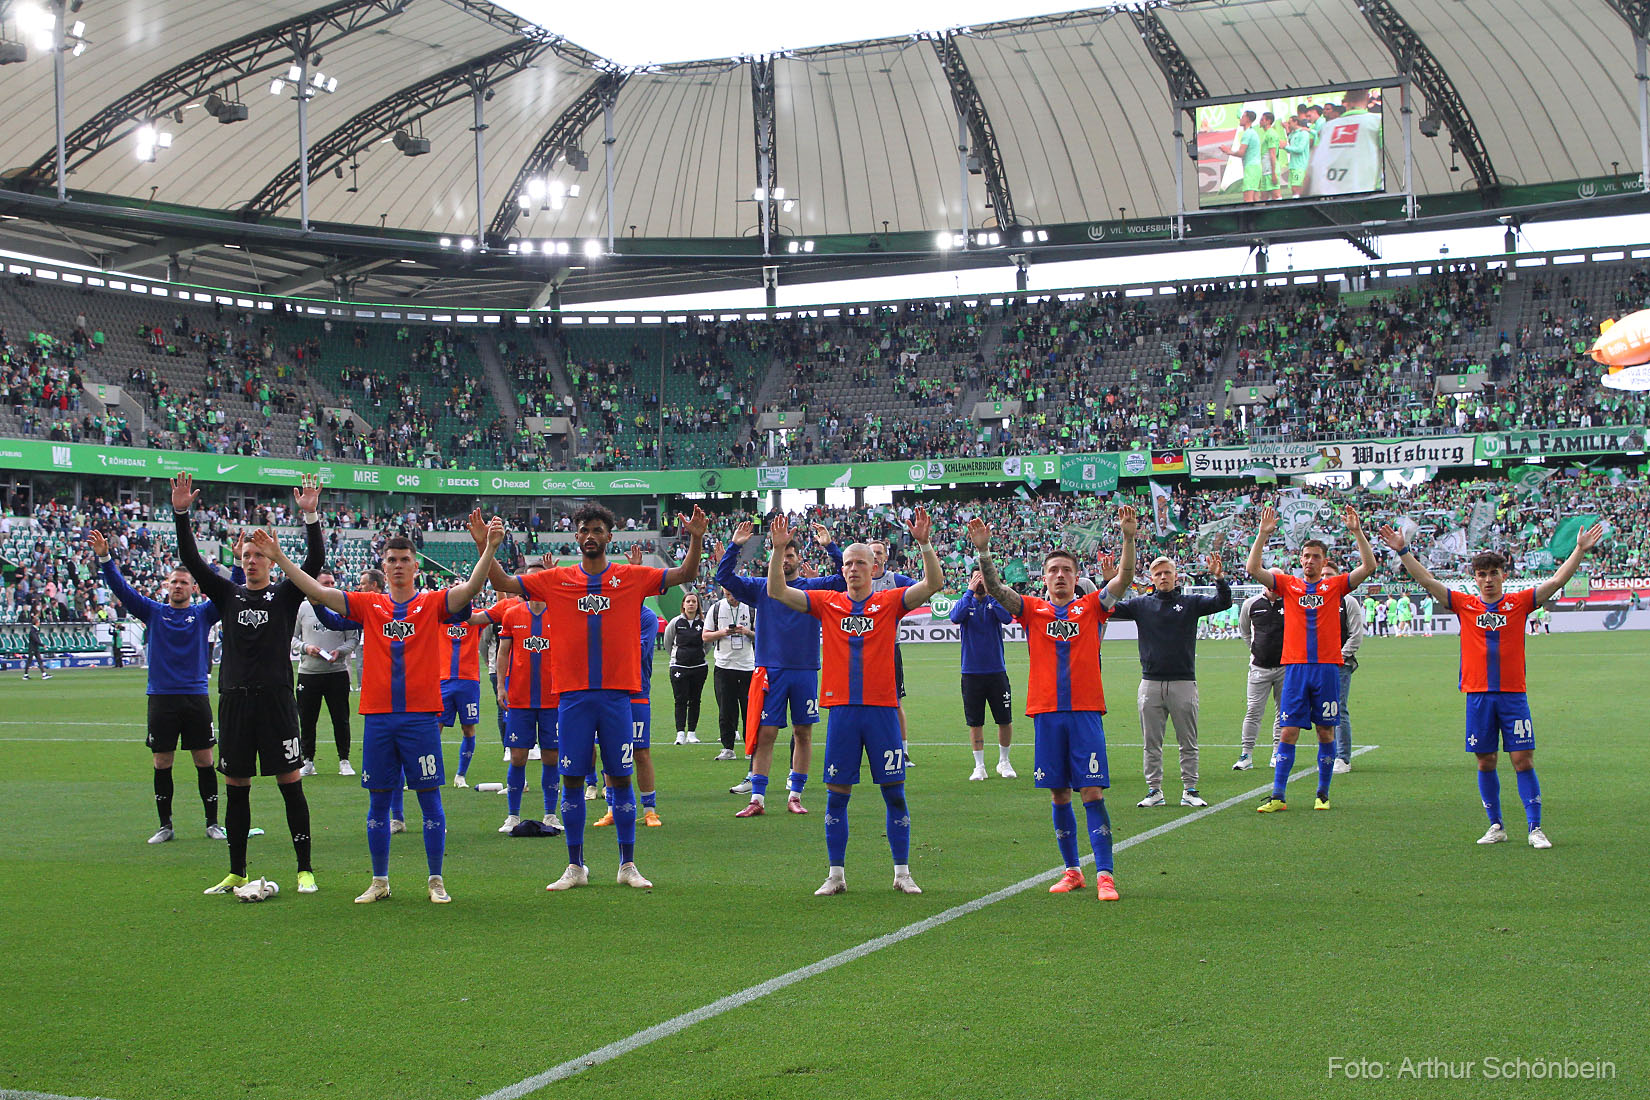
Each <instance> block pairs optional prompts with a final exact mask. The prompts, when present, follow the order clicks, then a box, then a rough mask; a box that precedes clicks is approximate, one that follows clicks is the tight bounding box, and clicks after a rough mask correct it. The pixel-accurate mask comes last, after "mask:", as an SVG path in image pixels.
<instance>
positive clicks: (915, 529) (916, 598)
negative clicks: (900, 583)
mask: <svg viewBox="0 0 1650 1100" xmlns="http://www.w3.org/2000/svg"><path fill="white" fill-rule="evenodd" d="M905 530H906V531H907V532H908V533H909V534H910V535H911V537H912V538H913V539H915V540H916V542H917V549H919V550H921V551H922V580H920V581H918V582H917V583H916V584H913V585H912V586H911V587H909V588H907V589H906V590H905V608H906V610H907V611H909V610H911V609H913V608H918V607H921V606H922V605H923V604H925V603H927V602H928V598H929V597H930V596H932V595H933V594H934V593H936V592H938V591H939V590H940V589H941V588H943V587H945V566H944V565H943V564H942V563H941V562H940V556H939V554H938V553H937V552H936V551H935V550H934V541H933V535H934V521H933V520H931V519H929V518H928V509H926V508H923V507H920V506H919V507H918V508H917V510H916V512H914V513H913V514H912V516H911V522H910V523H908V524H906V525H905Z"/></svg>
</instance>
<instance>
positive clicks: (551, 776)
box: [539, 764, 561, 817]
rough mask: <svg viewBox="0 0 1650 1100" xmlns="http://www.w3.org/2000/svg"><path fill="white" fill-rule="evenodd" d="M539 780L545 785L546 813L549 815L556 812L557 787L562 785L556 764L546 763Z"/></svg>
mask: <svg viewBox="0 0 1650 1100" xmlns="http://www.w3.org/2000/svg"><path fill="white" fill-rule="evenodd" d="M539 782H540V783H541V784H542V785H543V786H544V814H545V816H546V817H548V816H550V815H551V814H553V813H555V812H556V788H557V787H559V786H561V778H560V777H559V776H558V775H557V774H556V766H555V765H554V764H546V765H544V767H543V768H542V769H541V771H540V777H539Z"/></svg>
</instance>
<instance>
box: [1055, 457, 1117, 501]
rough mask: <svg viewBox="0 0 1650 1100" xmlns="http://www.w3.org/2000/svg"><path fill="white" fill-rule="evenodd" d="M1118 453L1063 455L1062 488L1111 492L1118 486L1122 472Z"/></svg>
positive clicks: (1061, 466)
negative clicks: (1118, 478)
mask: <svg viewBox="0 0 1650 1100" xmlns="http://www.w3.org/2000/svg"><path fill="white" fill-rule="evenodd" d="M1118 458H1119V456H1118V455H1115V454H1108V455H1062V456H1061V457H1060V488H1062V489H1064V490H1067V491H1068V492H1069V491H1072V490H1078V491H1082V492H1090V493H1109V492H1111V491H1112V490H1113V489H1115V488H1117V477H1118V474H1119V472H1120V470H1119V464H1118V461H1117V460H1118Z"/></svg>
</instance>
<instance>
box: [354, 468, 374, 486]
mask: <svg viewBox="0 0 1650 1100" xmlns="http://www.w3.org/2000/svg"><path fill="white" fill-rule="evenodd" d="M355 484H357V485H377V484H378V471H377V470H356V471H355Z"/></svg>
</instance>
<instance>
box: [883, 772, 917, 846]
mask: <svg viewBox="0 0 1650 1100" xmlns="http://www.w3.org/2000/svg"><path fill="white" fill-rule="evenodd" d="M882 801H883V802H885V803H887V805H888V850H889V851H890V852H891V853H893V856H894V865H895V866H904V865H905V864H907V863H910V862H911V811H910V810H908V809H906V807H905V784H904V783H889V784H888V785H887V786H885V787H883V788H882Z"/></svg>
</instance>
